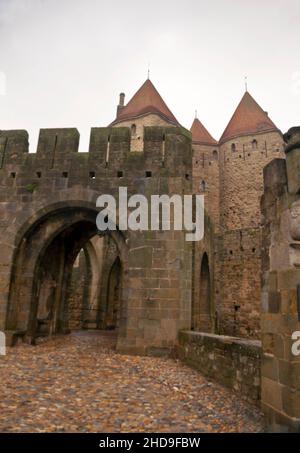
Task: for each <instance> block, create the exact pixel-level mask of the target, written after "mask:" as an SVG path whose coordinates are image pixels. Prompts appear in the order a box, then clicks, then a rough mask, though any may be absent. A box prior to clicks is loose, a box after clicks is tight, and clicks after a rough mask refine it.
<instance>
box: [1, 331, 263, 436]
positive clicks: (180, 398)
mask: <svg viewBox="0 0 300 453" xmlns="http://www.w3.org/2000/svg"><path fill="white" fill-rule="evenodd" d="M114 338H115V337H114V336H113V334H112V333H111V332H106V333H96V332H93V333H89V332H86V333H73V334H71V335H69V336H59V337H55V338H53V339H47V340H43V341H40V342H39V344H38V345H37V346H28V345H19V346H17V347H15V348H10V349H9V351H8V354H7V355H6V356H5V357H0V382H1V390H0V431H1V432H120V431H121V432H135V431H136V432H261V431H262V429H263V427H262V426H263V425H262V415H261V413H260V411H259V410H258V409H257V408H256V407H255V406H252V405H249V404H247V403H245V402H243V401H242V400H240V398H239V397H238V396H237V395H234V394H232V393H231V392H230V391H228V390H227V389H225V388H223V387H222V386H220V385H218V384H215V383H211V382H209V381H208V380H207V379H206V378H204V377H203V376H201V375H200V374H199V373H198V372H196V371H194V370H192V369H190V368H189V367H187V366H185V365H183V364H182V363H180V362H179V361H176V360H173V359H164V358H150V357H135V356H126V355H120V354H116V353H115V351H114Z"/></svg>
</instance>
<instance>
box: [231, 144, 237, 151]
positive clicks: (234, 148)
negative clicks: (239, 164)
mask: <svg viewBox="0 0 300 453" xmlns="http://www.w3.org/2000/svg"><path fill="white" fill-rule="evenodd" d="M231 151H232V152H233V153H234V152H235V151H236V145H235V143H232V144H231Z"/></svg>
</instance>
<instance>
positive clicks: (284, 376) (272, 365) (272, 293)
mask: <svg viewBox="0 0 300 453" xmlns="http://www.w3.org/2000/svg"><path fill="white" fill-rule="evenodd" d="M285 138H286V141H287V147H286V161H285V160H284V159H275V160H274V161H273V162H271V163H270V164H269V165H268V166H267V167H266V168H265V171H264V195H263V198H262V203H261V207H262V214H263V253H262V270H263V273H262V301H261V305H262V314H261V326H262V345H263V361H262V407H263V410H264V411H265V414H266V420H267V423H268V426H269V430H270V431H284V432H286V431H289V432H295V431H296V432H300V355H297V354H295V353H293V351H292V345H293V338H292V336H293V333H294V332H299V331H300V127H298V128H292V129H291V130H290V131H289V132H288V133H287V134H286V135H285ZM294 341H295V340H294Z"/></svg>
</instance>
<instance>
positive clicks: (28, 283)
mask: <svg viewBox="0 0 300 453" xmlns="http://www.w3.org/2000/svg"><path fill="white" fill-rule="evenodd" d="M97 214H98V210H97V209H96V208H95V205H94V204H92V203H89V202H82V201H79V202H78V201H67V202H66V203H65V202H59V203H54V204H52V205H49V206H47V208H42V209H41V210H39V211H37V212H35V213H34V214H33V216H31V217H30V218H29V219H27V221H26V222H25V223H24V224H23V225H22V226H21V227H20V229H19V231H18V233H17V235H16V243H15V246H16V248H15V252H14V256H13V264H12V270H11V279H10V289H9V299H8V309H7V317H6V330H9V331H15V332H20V334H22V335H25V336H26V337H27V339H28V340H29V341H33V340H34V338H35V336H36V330H37V312H38V307H39V302H40V296H41V291H42V292H43V291H44V294H45V292H46V293H47V294H48V296H49V298H50V299H49V300H50V302H51V304H50V303H49V306H48V307H47V306H45V307H44V308H45V310H44V311H45V312H46V311H47V310H48V312H49V313H48V315H47V316H48V317H49V320H50V321H51V332H53V333H56V332H66V331H67V330H68V326H67V321H68V320H67V318H66V307H65V300H66V294H67V287H68V281H69V278H70V275H71V270H72V266H73V263H74V260H75V258H76V256H77V255H78V252H79V251H80V249H81V248H82V247H83V245H84V244H85V243H86V242H87V241H89V240H90V239H91V238H92V237H93V236H95V235H97V234H99V232H98V231H97V227H96V216H97ZM106 234H110V235H111V237H112V238H113V239H114V241H115V243H116V245H117V247H118V250H119V254H120V257H121V260H122V264H123V266H124V267H125V268H126V263H127V246H126V238H125V236H124V234H123V233H121V232H120V231H119V230H117V229H116V230H115V231H109V232H107V233H106ZM45 282H46V283H45ZM47 282H48V283H47ZM43 285H44V288H43ZM47 285H48V286H47ZM45 286H46V289H45ZM47 291H48V292H47ZM122 303H123V300H122ZM50 305H51V307H50ZM123 312H124V310H123Z"/></svg>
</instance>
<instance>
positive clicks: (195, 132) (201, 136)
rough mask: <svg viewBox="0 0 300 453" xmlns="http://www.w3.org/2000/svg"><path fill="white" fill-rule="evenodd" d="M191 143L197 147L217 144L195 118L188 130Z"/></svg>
mask: <svg viewBox="0 0 300 453" xmlns="http://www.w3.org/2000/svg"><path fill="white" fill-rule="evenodd" d="M190 131H191V133H192V141H193V143H198V144H199V145H217V144H218V142H217V141H216V140H215V139H214V138H213V137H212V136H211V135H210V133H209V132H208V130H207V129H206V128H205V127H204V126H203V124H202V123H201V121H199V120H198V118H195V119H194V121H193V124H192V127H191V129H190Z"/></svg>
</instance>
